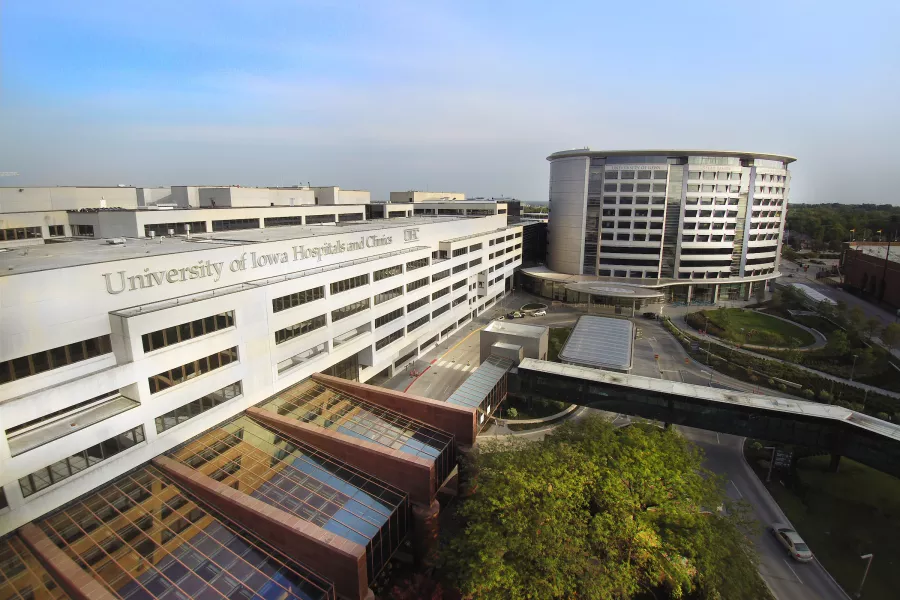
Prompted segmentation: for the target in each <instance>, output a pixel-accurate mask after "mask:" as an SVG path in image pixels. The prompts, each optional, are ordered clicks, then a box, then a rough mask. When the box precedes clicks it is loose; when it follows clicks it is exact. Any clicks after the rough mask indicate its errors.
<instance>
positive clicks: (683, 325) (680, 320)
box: [671, 316, 900, 399]
mask: <svg viewBox="0 0 900 600" xmlns="http://www.w3.org/2000/svg"><path fill="white" fill-rule="evenodd" d="M671 321H672V324H673V325H675V327H677V328H678V329H680V330H681V331H682V332H683V333H685V334H687V335H689V336H691V337H693V338H696V339H702V340H704V341H707V342H710V343H712V344H715V345H716V346H720V347H722V348H728V349H729V350H733V351H735V352H741V353H743V354H746V355H748V356H753V357H756V358H761V359H764V360H771V361H774V362H777V363H781V364H783V365H789V366H791V367H794V368H797V369H800V370H802V371H806V372H808V373H812V374H813V375H818V376H819V377H823V378H825V379H828V380H831V381H834V382H836V383H841V384H843V385H847V386H850V387H855V388H856V389H859V390H868V391H870V392H872V393H875V394H881V395H882V396H887V397H889V398H896V399H900V394H898V393H897V392H891V391H888V390H885V389H883V388H879V387H875V386H873V385H866V384H865V383H859V382H858V381H850V380H849V379H844V378H843V377H837V376H836V375H831V374H829V373H825V372H823V371H817V370H815V369H810V368H809V367H804V366H803V365H798V364H796V363H792V362H789V361H786V360H781V359H780V358H773V357H771V356H766V355H765V354H759V353H757V352H752V351H750V350H746V349H744V348H738V347H736V346H731V345H729V344H726V343H724V342H722V341H719V340H717V339H715V338H714V337H712V336H709V335H700V334H699V333H697V332H696V331H695V330H694V328H693V327H691V326H690V325H688V324H687V322H686V321H685V320H684V316H681V317H676V318H674V319H671Z"/></svg>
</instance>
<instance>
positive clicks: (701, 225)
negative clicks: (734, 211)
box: [684, 223, 737, 230]
mask: <svg viewBox="0 0 900 600" xmlns="http://www.w3.org/2000/svg"><path fill="white" fill-rule="evenodd" d="M736 227H737V224H735V223H684V229H686V230H691V229H701V230H703V229H728V230H732V229H735V228H736Z"/></svg>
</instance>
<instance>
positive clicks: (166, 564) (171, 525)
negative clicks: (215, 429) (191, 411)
mask: <svg viewBox="0 0 900 600" xmlns="http://www.w3.org/2000/svg"><path fill="white" fill-rule="evenodd" d="M35 524H36V525H38V526H39V527H41V529H43V531H44V532H45V533H46V534H47V535H48V536H49V537H50V539H51V540H52V541H53V542H54V543H55V544H56V545H57V546H58V547H59V548H61V549H62V550H63V551H64V552H66V554H68V555H69V556H70V557H71V558H72V559H73V560H74V561H75V562H76V563H77V564H78V565H79V566H80V567H81V568H82V569H84V570H85V571H86V572H87V573H88V574H90V575H92V576H93V577H94V579H96V580H97V581H99V582H101V583H102V584H103V585H104V586H105V587H106V588H107V589H108V590H109V591H110V592H112V594H113V595H115V596H117V597H119V598H127V599H130V600H137V599H141V600H144V599H151V598H166V599H171V600H187V599H188V598H218V599H223V598H228V599H235V600H238V599H240V600H264V599H266V600H268V599H273V600H274V599H278V600H294V599H302V600H320V599H322V600H324V599H332V600H333V599H334V598H335V594H334V591H333V589H332V587H331V584H329V583H327V582H326V581H324V580H322V579H321V578H319V577H317V576H316V575H314V574H313V573H311V572H309V571H308V570H306V569H305V568H303V567H302V566H300V565H299V564H297V563H296V562H294V561H292V560H290V559H288V558H287V557H285V556H284V555H282V554H280V553H279V552H278V551H276V550H275V549H273V548H271V547H269V546H268V545H267V544H265V543H264V542H262V541H261V540H259V539H258V538H256V537H255V536H254V535H253V534H251V533H250V532H248V531H246V530H245V529H242V528H241V527H239V526H237V525H235V524H233V523H231V522H228V521H226V520H224V519H222V518H220V517H218V516H217V515H216V514H215V513H213V512H212V511H210V510H208V509H206V508H204V507H202V506H201V505H199V504H198V503H197V502H196V501H195V500H194V499H193V498H192V497H191V496H189V495H188V494H186V493H185V492H182V491H181V490H180V489H179V488H178V487H176V486H175V485H174V484H173V483H172V482H171V481H170V480H169V479H168V478H167V477H165V476H164V475H163V474H162V473H161V472H160V471H159V470H157V469H156V468H155V467H152V466H146V467H143V468H141V469H138V470H137V471H133V472H132V473H130V474H128V475H124V476H122V477H120V478H119V479H117V480H115V481H114V482H113V483H111V484H109V485H108V486H106V487H104V488H103V489H101V490H99V491H97V492H94V493H92V494H90V495H88V496H85V497H83V498H81V499H80V500H76V501H75V502H73V503H71V504H69V505H68V506H66V507H63V508H62V509H60V510H58V511H56V512H55V513H53V514H51V515H50V516H48V517H46V518H44V519H41V520H39V521H35Z"/></svg>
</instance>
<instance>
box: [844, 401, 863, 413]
mask: <svg viewBox="0 0 900 600" xmlns="http://www.w3.org/2000/svg"><path fill="white" fill-rule="evenodd" d="M848 408H850V410H855V411H856V412H862V411H863V410H865V408H866V405H865V404H863V403H861V402H849V403H848Z"/></svg>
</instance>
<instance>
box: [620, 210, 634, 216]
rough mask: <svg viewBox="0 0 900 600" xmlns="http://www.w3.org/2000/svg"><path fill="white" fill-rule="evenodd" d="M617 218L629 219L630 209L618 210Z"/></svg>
mask: <svg viewBox="0 0 900 600" xmlns="http://www.w3.org/2000/svg"><path fill="white" fill-rule="evenodd" d="M619 216H620V217H630V216H631V209H630V208H620V209H619Z"/></svg>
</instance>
